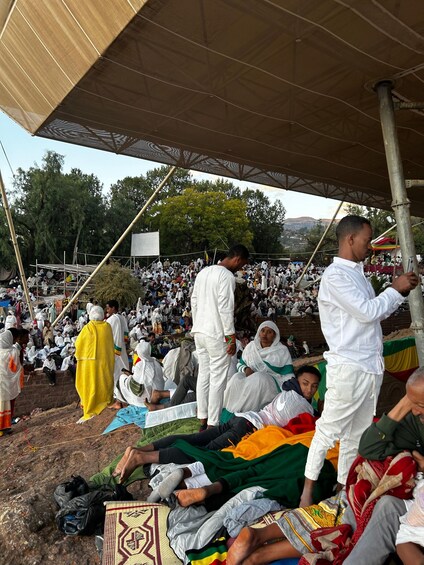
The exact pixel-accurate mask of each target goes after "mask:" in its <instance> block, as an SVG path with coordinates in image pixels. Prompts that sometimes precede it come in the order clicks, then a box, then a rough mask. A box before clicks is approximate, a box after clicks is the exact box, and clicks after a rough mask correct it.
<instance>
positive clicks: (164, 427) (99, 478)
mask: <svg viewBox="0 0 424 565" xmlns="http://www.w3.org/2000/svg"><path fill="white" fill-rule="evenodd" d="M197 431H199V420H198V419H197V418H186V419H184V420H175V421H174V422H167V423H166V424H160V425H159V426H154V427H153V428H147V429H145V430H142V432H141V438H140V440H139V441H138V442H137V443H136V446H137V447H142V446H143V445H147V444H148V443H152V442H153V441H157V440H158V439H161V438H163V437H168V436H170V435H175V434H192V433H194V432H197ZM122 456H123V453H121V454H120V455H118V456H117V457H115V459H114V460H113V461H112V463H110V464H109V465H108V466H107V467H105V468H104V469H103V470H102V471H100V473H96V474H95V475H93V476H92V477H91V478H90V482H92V483H94V484H95V485H98V486H100V485H103V484H105V483H109V482H110V481H111V480H114V481H116V479H114V478H112V473H113V471H114V470H115V467H116V465H117V464H118V462H119V461H120V460H121V458H122ZM145 477H146V475H145V474H144V470H143V467H139V468H138V469H136V470H135V471H134V473H133V474H132V475H131V476H130V477H129V478H128V480H127V481H126V482H125V485H129V484H130V483H133V482H134V481H139V480H141V479H144V478H145Z"/></svg>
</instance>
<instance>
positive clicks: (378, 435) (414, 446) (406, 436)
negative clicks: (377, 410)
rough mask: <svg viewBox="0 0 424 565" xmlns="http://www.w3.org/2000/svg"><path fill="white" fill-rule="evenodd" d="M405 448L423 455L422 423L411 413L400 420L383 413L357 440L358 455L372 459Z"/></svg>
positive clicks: (423, 432)
mask: <svg viewBox="0 0 424 565" xmlns="http://www.w3.org/2000/svg"><path fill="white" fill-rule="evenodd" d="M405 449H406V450H408V451H413V450H416V451H419V452H420V453H421V455H424V424H422V423H421V421H420V419H419V417H418V416H414V415H413V414H412V413H409V414H407V415H406V416H405V418H404V419H403V420H401V421H400V422H395V421H394V420H392V419H391V418H389V417H388V416H387V415H386V414H383V416H382V417H381V419H380V420H379V421H378V422H377V423H375V424H371V426H370V427H369V428H368V429H366V430H365V432H364V433H363V434H362V437H361V441H360V442H359V455H362V457H365V458H366V459H372V460H380V461H382V460H383V459H385V458H386V457H388V456H389V455H396V454H398V453H400V452H401V451H403V450H405Z"/></svg>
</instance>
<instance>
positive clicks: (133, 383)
mask: <svg viewBox="0 0 424 565" xmlns="http://www.w3.org/2000/svg"><path fill="white" fill-rule="evenodd" d="M135 351H136V353H137V360H136V362H135V364H134V367H133V372H132V373H131V372H130V371H128V370H122V373H121V375H120V377H119V379H118V381H117V383H116V386H115V390H114V391H113V396H114V397H115V399H116V402H115V404H113V405H112V408H117V409H119V408H122V407H123V403H126V404H130V405H132V406H143V405H144V400H143V396H144V394H145V393H146V394H147V398H148V399H150V397H151V394H152V391H153V390H154V389H163V387H164V384H165V380H164V378H163V371H162V367H161V366H160V364H159V362H158V361H157V359H155V358H154V357H152V355H151V345H150V343H149V342H147V341H140V343H139V344H138V345H137V347H136V350H135Z"/></svg>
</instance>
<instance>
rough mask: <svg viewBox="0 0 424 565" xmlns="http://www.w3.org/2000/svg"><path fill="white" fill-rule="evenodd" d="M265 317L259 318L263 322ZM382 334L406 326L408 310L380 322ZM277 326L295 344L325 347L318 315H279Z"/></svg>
mask: <svg viewBox="0 0 424 565" xmlns="http://www.w3.org/2000/svg"><path fill="white" fill-rule="evenodd" d="M265 319H266V318H261V319H260V321H261V322H263V321H264V320H265ZM381 325H382V328H383V335H388V334H390V333H392V332H394V331H397V330H401V329H405V328H408V327H409V326H410V325H411V316H410V313H409V311H399V312H398V313H396V314H393V315H392V316H390V317H389V318H387V320H384V321H383V322H382V324H381ZM277 326H278V328H279V330H280V333H281V336H282V337H283V338H285V339H287V337H288V336H289V335H293V336H294V337H295V338H296V344H297V345H298V346H299V345H302V341H304V340H305V341H306V342H307V343H308V345H309V347H311V348H319V349H321V348H325V346H326V344H325V339H324V336H323V334H322V331H321V325H320V322H319V316H318V315H314V316H307V317H305V318H290V322H289V320H288V319H287V318H285V317H283V316H279V317H278V318H277Z"/></svg>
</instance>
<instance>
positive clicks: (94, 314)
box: [88, 305, 105, 322]
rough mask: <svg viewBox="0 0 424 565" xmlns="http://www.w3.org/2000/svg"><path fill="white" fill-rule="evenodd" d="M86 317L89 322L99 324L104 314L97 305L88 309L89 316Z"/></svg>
mask: <svg viewBox="0 0 424 565" xmlns="http://www.w3.org/2000/svg"><path fill="white" fill-rule="evenodd" d="M88 317H89V318H90V321H91V320H95V321H97V322H101V321H102V320H104V319H105V313H104V311H103V308H102V307H101V306H98V305H95V306H92V307H91V308H90V314H89V315H88Z"/></svg>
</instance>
